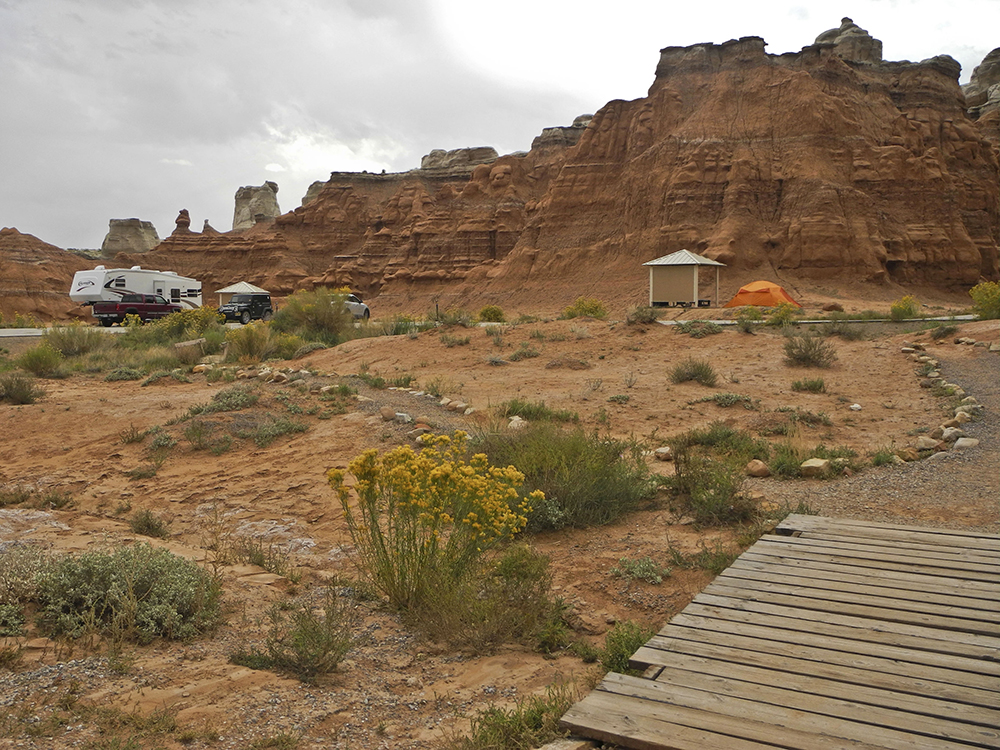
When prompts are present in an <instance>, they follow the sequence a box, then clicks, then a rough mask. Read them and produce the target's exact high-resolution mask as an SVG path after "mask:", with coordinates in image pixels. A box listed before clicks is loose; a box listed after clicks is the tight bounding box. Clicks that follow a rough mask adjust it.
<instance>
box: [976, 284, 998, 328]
mask: <svg viewBox="0 0 1000 750" xmlns="http://www.w3.org/2000/svg"><path fill="white" fill-rule="evenodd" d="M969 296H970V297H972V311H973V312H974V313H975V314H976V315H978V316H979V318H980V319H981V320H997V319H998V318H1000V284H998V283H997V282H995V281H984V282H982V283H980V284H976V285H975V286H974V287H972V289H970V290H969Z"/></svg>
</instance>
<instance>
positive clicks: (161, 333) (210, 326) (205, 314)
mask: <svg viewBox="0 0 1000 750" xmlns="http://www.w3.org/2000/svg"><path fill="white" fill-rule="evenodd" d="M130 317H131V316H130ZM132 322H133V321H129V325H128V326H127V328H128V331H127V332H126V333H124V334H122V335H121V336H120V337H118V338H116V339H115V341H116V342H118V343H120V345H121V346H124V347H128V348H134V349H146V348H149V347H153V346H168V345H170V344H176V343H177V342H180V341H189V340H191V339H197V338H202V337H205V338H208V337H209V336H212V337H213V338H214V340H216V341H219V337H220V336H221V334H222V332H223V331H224V330H225V329H224V327H223V324H224V323H225V318H224V317H223V316H222V315H221V314H220V313H219V311H218V309H217V308H215V307H212V306H211V305H205V306H202V307H195V308H192V309H187V310H181V311H180V312H175V313H171V314H170V315H166V316H164V317H162V318H160V319H158V320H154V321H151V322H150V323H147V324H146V325H142V321H138V322H139V324H138V325H132V324H131V323H132ZM220 346H221V342H220ZM216 351H218V350H216Z"/></svg>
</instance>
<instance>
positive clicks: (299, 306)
mask: <svg viewBox="0 0 1000 750" xmlns="http://www.w3.org/2000/svg"><path fill="white" fill-rule="evenodd" d="M349 293H350V290H349V289H327V288H326V287H316V288H315V289H312V290H302V291H298V292H295V293H294V294H293V295H291V296H290V297H288V298H287V299H286V300H285V304H284V306H283V307H282V308H281V309H280V310H278V312H277V313H275V315H274V319H273V320H272V321H271V326H273V328H274V330H275V331H279V332H281V333H290V334H295V335H297V336H298V337H299V338H300V339H302V341H303V342H306V341H320V342H322V343H324V344H326V345H328V346H335V345H336V344H339V343H341V342H342V341H343V340H344V338H345V333H346V332H347V330H348V329H349V328H351V327H352V326H353V323H354V319H353V317H352V315H351V312H350V310H348V309H347V307H346V305H345V304H344V303H345V301H346V299H347V295H348V294H349Z"/></svg>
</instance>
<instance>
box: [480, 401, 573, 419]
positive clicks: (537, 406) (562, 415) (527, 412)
mask: <svg viewBox="0 0 1000 750" xmlns="http://www.w3.org/2000/svg"><path fill="white" fill-rule="evenodd" d="M497 412H498V413H499V414H500V415H502V416H504V417H520V418H521V419H527V420H528V421H529V422H535V421H546V422H579V421H580V415H579V414H577V413H576V412H575V411H569V410H568V409H552V408H550V407H548V406H546V405H545V402H544V401H525V400H524V399H520V398H512V399H511V400H510V401H504V402H503V403H501V404H498V405H497Z"/></svg>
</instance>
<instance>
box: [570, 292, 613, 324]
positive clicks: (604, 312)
mask: <svg viewBox="0 0 1000 750" xmlns="http://www.w3.org/2000/svg"><path fill="white" fill-rule="evenodd" d="M562 317H564V318H601V319H603V318H606V317H608V308H607V307H605V306H604V303H603V302H601V301H600V300H599V299H594V298H593V297H577V298H576V300H575V301H574V302H573V304H572V305H570V306H569V307H567V308H566V309H565V310H563V314H562Z"/></svg>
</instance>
